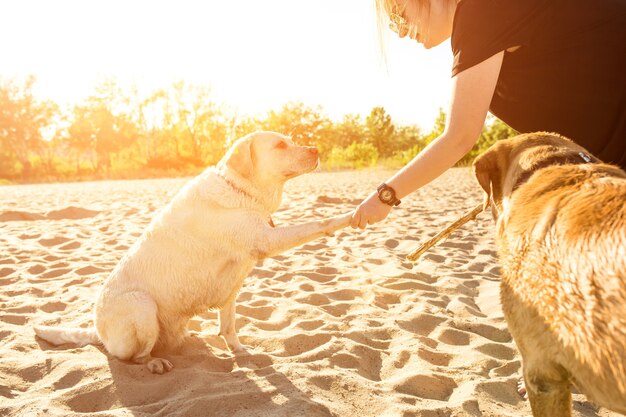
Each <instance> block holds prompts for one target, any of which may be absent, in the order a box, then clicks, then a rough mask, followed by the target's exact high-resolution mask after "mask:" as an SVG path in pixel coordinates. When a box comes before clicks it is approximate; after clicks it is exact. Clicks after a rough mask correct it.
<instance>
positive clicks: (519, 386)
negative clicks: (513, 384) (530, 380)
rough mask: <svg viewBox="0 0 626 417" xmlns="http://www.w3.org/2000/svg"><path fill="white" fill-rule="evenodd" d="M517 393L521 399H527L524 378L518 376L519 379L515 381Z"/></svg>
mask: <svg viewBox="0 0 626 417" xmlns="http://www.w3.org/2000/svg"><path fill="white" fill-rule="evenodd" d="M517 393H518V394H519V395H520V396H521V397H522V398H523V399H525V400H527V399H528V393H527V392H526V383H525V382H524V378H520V379H519V381H517Z"/></svg>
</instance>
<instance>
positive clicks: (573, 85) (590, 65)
mask: <svg viewBox="0 0 626 417" xmlns="http://www.w3.org/2000/svg"><path fill="white" fill-rule="evenodd" d="M515 46H520V48H518V49H517V50H515V51H513V52H505V53H504V60H503V62H502V68H501V70H500V75H499V77H498V82H497V85H496V90H495V93H494V95H493V98H492V100H491V105H490V111H491V112H492V113H493V114H495V115H496V116H498V117H499V118H500V119H502V120H503V121H504V122H506V123H507V124H509V125H510V126H511V127H512V128H514V129H515V130H518V131H519V132H523V133H525V132H534V131H549V132H557V133H560V134H562V135H563V136H566V137H569V138H570V139H572V140H574V141H575V142H577V143H579V144H580V145H581V146H584V147H585V148H587V149H588V150H589V151H590V152H591V153H593V154H594V155H596V156H597V157H599V158H600V159H602V160H603V161H605V162H611V163H615V164H618V165H620V166H621V167H622V168H624V169H626V0H461V1H460V2H459V4H458V5H457V9H456V13H455V16H454V25H453V30H452V51H453V53H454V63H453V67H452V75H453V76H455V75H456V74H458V73H460V72H462V71H463V70H465V69H467V68H470V67H472V66H474V65H476V64H478V63H480V62H482V61H484V60H486V59H487V58H489V57H491V56H493V55H495V54H496V53H498V52H500V51H505V50H507V49H509V48H512V47H515Z"/></svg>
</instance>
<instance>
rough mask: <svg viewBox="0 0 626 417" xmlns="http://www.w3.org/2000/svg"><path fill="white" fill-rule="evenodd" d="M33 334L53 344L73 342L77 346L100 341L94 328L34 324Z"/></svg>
mask: <svg viewBox="0 0 626 417" xmlns="http://www.w3.org/2000/svg"><path fill="white" fill-rule="evenodd" d="M33 329H34V330H35V334H36V335H37V336H39V337H40V338H42V339H43V340H45V341H47V342H50V343H52V344H53V345H62V344H64V343H75V344H78V345H79V346H85V345H90V344H91V345H94V344H100V343H102V342H101V341H100V338H99V337H98V334H97V333H96V329H95V328H93V327H92V328H91V329H81V328H78V327H73V328H70V327H49V326H35V327H34V328H33Z"/></svg>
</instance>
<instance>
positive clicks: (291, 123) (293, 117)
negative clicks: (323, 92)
mask: <svg viewBox="0 0 626 417" xmlns="http://www.w3.org/2000/svg"><path fill="white" fill-rule="evenodd" d="M327 122H328V119H327V118H326V117H325V116H323V115H322V114H321V108H320V107H319V106H318V107H307V106H305V105H304V104H303V103H301V102H290V103H287V104H285V105H284V106H283V107H282V108H281V109H280V110H279V111H274V110H271V111H269V112H268V114H267V117H266V118H265V119H264V120H262V121H259V125H260V128H261V129H264V130H272V131H275V132H278V133H283V134H285V135H287V136H291V138H292V139H293V140H294V141H295V142H296V143H298V144H299V145H306V146H312V145H315V144H316V143H317V141H318V138H319V135H320V132H321V130H322V127H323V126H324V125H325V123H327Z"/></svg>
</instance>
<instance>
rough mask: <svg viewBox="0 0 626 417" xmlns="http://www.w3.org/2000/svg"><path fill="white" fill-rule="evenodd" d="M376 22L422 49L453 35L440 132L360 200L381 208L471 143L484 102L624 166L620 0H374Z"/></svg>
mask: <svg viewBox="0 0 626 417" xmlns="http://www.w3.org/2000/svg"><path fill="white" fill-rule="evenodd" d="M375 1H376V6H377V7H376V10H377V13H378V15H379V21H381V20H387V21H388V22H389V27H390V28H391V29H392V30H393V31H395V32H396V33H397V34H398V35H399V36H400V37H406V36H408V37H410V38H411V39H414V40H416V41H417V42H419V43H421V44H423V45H424V47H425V48H426V49H429V48H432V47H434V46H436V45H439V44H440V43H442V42H443V41H445V40H447V39H449V38H450V37H451V38H452V40H451V44H452V52H453V55H454V62H453V66H452V83H453V88H452V100H451V106H450V109H449V112H448V121H447V124H446V128H445V130H444V132H443V133H442V134H441V135H440V136H439V137H438V138H437V139H436V140H435V141H433V142H432V143H431V144H430V145H428V146H427V147H426V148H425V149H424V150H423V151H422V152H421V153H420V154H419V155H417V156H416V157H415V158H414V159H413V160H412V161H411V162H409V163H408V164H407V165H406V166H405V167H404V168H402V169H401V170H400V171H398V172H397V173H396V174H395V175H393V176H392V177H391V178H389V179H388V180H387V181H385V183H383V184H381V186H379V187H378V189H377V190H376V191H374V192H373V193H372V194H371V195H370V196H369V197H368V198H366V199H365V200H364V201H363V202H362V203H361V204H360V205H359V207H358V208H357V210H356V211H355V214H354V216H353V218H352V223H351V224H352V227H355V228H356V227H358V228H361V229H364V228H365V227H366V226H367V225H368V224H373V223H376V222H378V221H381V220H383V219H385V218H386V217H387V215H388V214H389V211H390V210H391V208H392V207H393V206H394V205H397V204H399V201H400V200H401V199H402V198H403V197H404V196H406V195H408V194H410V193H411V192H413V191H415V190H417V189H418V188H420V187H422V186H423V185H426V184H428V183H429V182H430V181H432V180H434V179H435V178H437V177H438V176H439V175H441V174H442V173H443V172H444V171H446V170H447V169H448V168H450V167H452V166H453V165H454V164H455V163H456V162H457V161H458V160H459V159H461V158H462V157H463V156H464V155H465V154H466V153H467V152H469V150H470V149H472V147H473V146H474V144H475V143H476V141H477V139H478V137H479V135H480V132H481V130H482V127H483V124H484V122H485V118H486V116H487V111H488V110H490V111H491V112H492V113H493V114H495V115H496V116H498V117H499V118H500V119H502V120H503V121H504V122H506V123H507V124H509V125H510V126H511V127H512V128H514V129H516V130H517V131H519V132H522V133H524V132H532V131H550V132H557V133H560V134H562V135H564V136H566V137H569V138H570V139H572V140H574V141H576V142H577V143H579V144H580V145H582V146H584V147H585V148H587V149H589V151H590V152H591V153H593V154H594V155H596V156H598V157H599V158H600V159H602V160H603V161H605V162H610V163H614V164H617V165H620V166H621V167H622V168H624V169H626V0H396V1H397V2H396V1H394V0H375Z"/></svg>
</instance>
